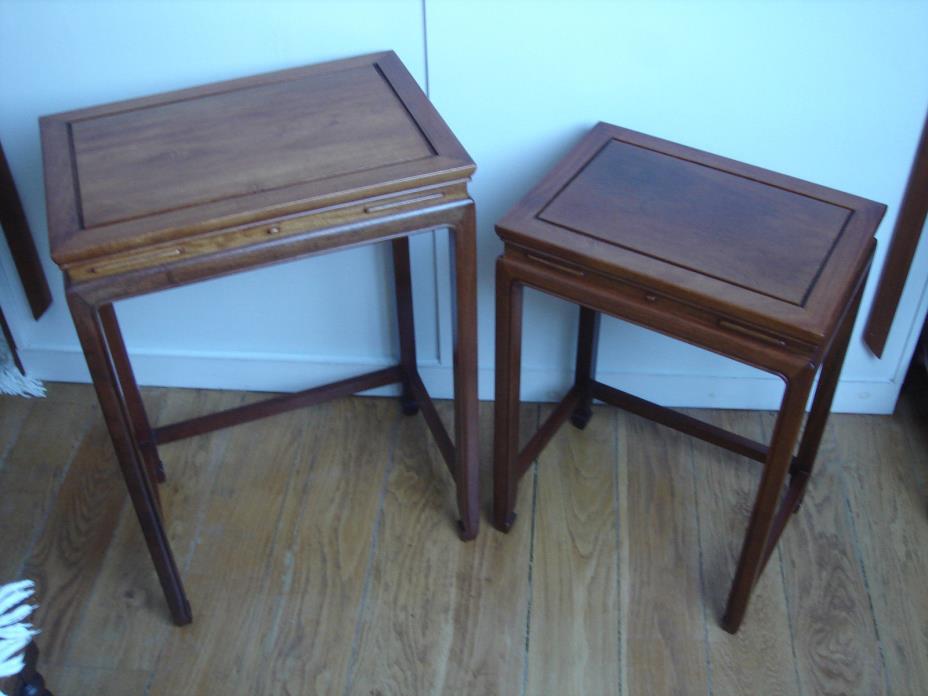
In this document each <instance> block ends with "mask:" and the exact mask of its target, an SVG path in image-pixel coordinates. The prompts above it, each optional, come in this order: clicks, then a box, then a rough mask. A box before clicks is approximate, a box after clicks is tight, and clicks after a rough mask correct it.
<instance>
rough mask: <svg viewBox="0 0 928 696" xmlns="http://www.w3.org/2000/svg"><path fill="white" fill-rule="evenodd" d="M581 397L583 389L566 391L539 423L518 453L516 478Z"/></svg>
mask: <svg viewBox="0 0 928 696" xmlns="http://www.w3.org/2000/svg"><path fill="white" fill-rule="evenodd" d="M594 384H595V382H594ZM582 398H583V389H580V388H578V387H573V388H572V389H571V390H570V391H569V392H567V394H566V395H565V396H564V398H563V399H561V403H559V404H558V405H557V408H555V409H554V410H553V411H552V412H551V415H549V416H548V417H547V419H546V420H545V422H544V423H542V424H541V427H540V428H539V429H538V432H536V433H535V434H534V435H532V439H531V440H529V441H528V444H526V445H525V449H523V450H522V451H521V452H520V453H519V459H518V461H517V462H516V479H517V480H518V479H520V478H522V476H524V475H525V472H526V470H527V469H528V468H529V467H530V466H531V465H532V462H533V461H535V459H536V458H537V457H538V455H539V454H541V451H542V450H543V449H544V448H545V446H546V445H547V444H548V442H550V440H551V438H552V437H554V433H556V432H557V431H558V428H560V427H561V425H563V423H564V421H565V420H567V418H568V416H570V414H571V413H573V411H574V409H575V408H576V407H577V404H579V403H580V400H581V399H582Z"/></svg>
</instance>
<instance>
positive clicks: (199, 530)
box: [143, 397, 245, 696]
mask: <svg viewBox="0 0 928 696" xmlns="http://www.w3.org/2000/svg"><path fill="white" fill-rule="evenodd" d="M244 401H245V399H244V397H240V398H239V399H238V404H242V403H244ZM163 408H164V404H162V409H163ZM231 432H232V429H231V428H226V429H224V430H221V431H218V432H215V433H210V434H208V435H206V436H205V437H206V438H217V439H218V441H219V442H218V447H217V449H218V451H217V452H216V454H215V456H214V457H212V460H211V466H212V467H213V468H214V469H218V468H219V467H221V466H222V462H223V461H224V459H225V455H226V449H227V448H228V445H229V438H230V437H231ZM204 441H205V440H204ZM213 474H214V476H213V478H212V480H211V481H210V485H209V489H210V493H212V489H213V485H215V483H216V477H215V474H216V472H215V471H213ZM206 507H207V506H206V505H201V506H200V507H199V510H198V511H197V516H196V519H195V520H194V523H193V542H192V543H191V544H190V549H189V551H187V554H186V555H185V557H184V558H183V560H182V562H181V568H182V572H183V574H184V576H185V577H186V576H187V575H188V574H189V572H190V567H191V566H192V565H193V557H194V556H195V555H196V552H197V549H198V548H199V547H200V540H201V539H202V538H203V523H204V520H205V519H206V514H207V511H206ZM168 630H169V631H170V630H174V627H173V626H168ZM168 645H169V641H163V643H162V645H161V648H160V649H159V650H158V655H157V656H156V657H155V661H154V667H152V670H151V674H149V676H148V679H147V680H146V681H145V690H144V692H143V696H150V693H151V689H152V686H153V685H154V683H155V677H156V676H157V674H158V668H159V666H160V665H161V659H162V658H163V657H164V653H165V650H167V647H168Z"/></svg>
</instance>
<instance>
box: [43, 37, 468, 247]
mask: <svg viewBox="0 0 928 696" xmlns="http://www.w3.org/2000/svg"><path fill="white" fill-rule="evenodd" d="M40 124H41V132H42V147H43V155H44V161H45V180H46V197H47V201H48V221H49V237H50V242H51V252H52V258H53V259H54V260H55V261H56V262H57V263H59V264H68V263H72V262H75V261H81V260H87V259H95V258H100V257H106V256H111V255H113V254H117V253H120V252H126V251H129V250H136V249H140V248H146V247H148V246H150V245H154V244H159V243H164V242H170V241H174V240H178V239H183V238H185V237H188V236H190V235H196V234H203V233H204V232H209V231H211V230H216V229H221V228H224V227H228V226H230V225H241V224H244V223H248V222H250V221H254V220H261V219H269V218H273V217H274V216H280V215H288V214H293V213H296V212H302V211H311V210H314V209H318V208H321V207H323V206H326V207H330V206H333V205H338V204H343V203H346V202H351V201H359V200H365V199H370V198H372V197H376V196H381V195H384V194H390V193H395V192H398V191H409V190H414V189H416V188H421V187H423V186H428V185H433V184H437V183H442V182H449V181H457V180H462V179H464V180H466V179H467V178H468V177H469V176H470V175H471V174H472V173H473V171H474V164H473V162H472V161H471V159H470V157H469V156H468V155H467V152H466V151H465V150H464V148H463V147H462V146H461V144H460V143H459V142H458V141H457V139H456V138H455V137H454V135H453V134H452V132H451V131H450V129H449V128H448V126H447V125H446V124H445V123H444V121H443V120H442V119H441V117H440V116H439V115H438V113H437V112H436V111H435V109H434V108H433V107H432V105H431V104H430V103H429V101H428V99H427V98H426V97H425V95H424V94H423V92H422V90H421V89H420V88H419V86H418V85H417V84H416V82H415V80H413V78H412V76H411V75H410V74H409V72H408V71H407V70H406V68H405V67H404V66H403V64H402V63H401V62H400V60H399V58H398V57H397V56H396V54H394V53H393V52H385V53H377V54H371V55H366V56H359V57H357V58H350V59H347V60H339V61H333V62H329V63H322V64H318V65H313V66H308V67H303V68H296V69H291V70H284V71H280V72H274V73H267V74H264V75H258V76H256V77H249V78H245V79H239V80H232V81H228V82H220V83H215V84H211V85H206V86H202V87H196V88H192V89H186V90H181V91H176V92H170V93H165V94H160V95H156V96H151V97H145V98H141V99H133V100H131V101H124V102H119V103H113V104H107V105H104V106H99V107H93V108H88V109H81V110H78V111H71V112H67V113H61V114H55V115H52V116H46V117H44V118H42V119H41V120H40Z"/></svg>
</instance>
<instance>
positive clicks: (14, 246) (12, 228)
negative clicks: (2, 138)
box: [0, 145, 52, 362]
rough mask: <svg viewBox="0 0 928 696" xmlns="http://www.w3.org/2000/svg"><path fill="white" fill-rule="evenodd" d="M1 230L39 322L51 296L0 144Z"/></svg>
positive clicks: (30, 305)
mask: <svg viewBox="0 0 928 696" xmlns="http://www.w3.org/2000/svg"><path fill="white" fill-rule="evenodd" d="M0 227H2V228H3V234H4V236H5V237H6V243H7V244H8V245H9V247H10V253H11V254H12V256H13V263H14V264H16V271H17V272H18V273H19V278H20V281H21V282H22V284H23V290H25V292H26V299H27V300H28V301H29V308H30V309H31V310H32V316H33V317H35V318H36V319H38V318H39V317H41V316H42V315H43V314H44V313H45V310H46V309H48V306H49V305H50V304H51V302H52V294H51V291H50V290H49V289H48V281H47V280H46V279H45V271H44V270H42V262H41V261H40V260H39V254H38V252H37V251H36V249H35V242H34V241H33V239H32V231H31V230H30V229H29V221H28V220H27V219H26V213H25V211H24V210H23V204H22V202H21V201H20V200H19V192H18V191H17V190H16V182H15V181H14V180H13V173H12V172H11V171H10V165H9V164H8V163H7V161H6V154H5V153H4V152H3V146H2V145H0ZM11 345H12V343H11ZM17 362H18V359H17Z"/></svg>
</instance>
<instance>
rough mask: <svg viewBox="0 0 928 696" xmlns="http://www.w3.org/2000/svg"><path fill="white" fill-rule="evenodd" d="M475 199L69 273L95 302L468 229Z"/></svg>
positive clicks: (70, 285)
mask: <svg viewBox="0 0 928 696" xmlns="http://www.w3.org/2000/svg"><path fill="white" fill-rule="evenodd" d="M473 205H474V202H473V200H472V199H471V198H469V197H465V198H461V199H458V200H453V201H448V202H445V203H442V204H440V205H435V206H432V207H429V208H425V209H416V210H411V211H402V210H398V211H396V212H395V213H393V214H392V215H390V216H389V217H387V218H378V219H376V220H359V221H357V222H353V223H348V224H345V225H338V226H333V227H329V228H325V229H314V230H310V231H307V232H306V233H303V234H294V235H290V236H286V237H280V238H277V239H273V238H269V239H268V240H266V241H263V242H262V243H261V244H255V245H251V246H246V247H240V248H235V249H226V250H222V251H217V252H216V253H212V254H201V255H198V256H195V257H189V258H184V257H182V256H173V257H166V258H165V262H164V263H162V264H159V265H154V266H149V267H147V268H140V269H136V270H129V271H126V272H124V273H119V274H115V275H110V276H105V277H101V278H95V279H93V280H74V279H72V278H70V277H69V276H68V274H67V273H65V281H66V286H67V289H68V292H69V293H73V294H75V295H77V296H79V297H80V298H81V299H82V300H83V301H85V302H87V303H88V304H90V305H92V306H100V305H104V304H108V303H110V302H114V301H116V300H122V299H127V298H130V297H136V296H139V295H147V294H150V293H153V292H157V291H159V290H166V289H168V288H175V287H180V286H183V285H190V284H192V283H196V282H200V281H203V280H209V279H212V278H218V277H221V276H227V275H232V274H235V273H239V272H244V271H248V270H252V269H256V268H262V267H265V266H271V265H275V264H278V263H286V262H289V261H295V260H297V259H302V258H308V257H310V256H316V255H321V254H325V253H328V252H332V251H340V250H342V249H349V248H352V247H358V246H364V245H366V244H374V243H377V242H383V241H389V240H390V239H394V238H397V237H405V236H410V235H413V234H417V233H420V232H426V231H428V230H432V229H437V228H443V227H446V228H453V229H456V230H458V231H459V232H461V233H467V232H468V230H469V227H468V226H467V225H463V224H462V222H463V221H464V219H465V217H466V215H467V211H468V209H470V208H472V207H473Z"/></svg>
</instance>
